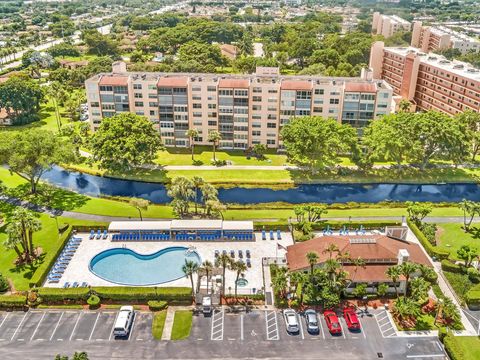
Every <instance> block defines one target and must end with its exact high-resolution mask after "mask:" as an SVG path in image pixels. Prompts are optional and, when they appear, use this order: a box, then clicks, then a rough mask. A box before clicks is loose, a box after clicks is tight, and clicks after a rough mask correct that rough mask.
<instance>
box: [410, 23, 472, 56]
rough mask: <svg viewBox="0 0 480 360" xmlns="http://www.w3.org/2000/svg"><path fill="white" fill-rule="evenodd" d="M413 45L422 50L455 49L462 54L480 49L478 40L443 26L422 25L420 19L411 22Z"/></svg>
mask: <svg viewBox="0 0 480 360" xmlns="http://www.w3.org/2000/svg"><path fill="white" fill-rule="evenodd" d="M411 45H412V46H413V47H416V48H419V49H421V50H422V51H424V52H429V51H439V50H446V49H457V50H459V51H460V52H461V53H462V54H465V53H467V52H469V51H475V52H479V51H480V41H479V40H477V39H474V38H472V37H470V36H467V35H464V34H462V33H460V32H458V31H454V30H451V29H449V28H447V27H445V26H423V25H422V22H421V21H414V22H413V30H412V42H411Z"/></svg>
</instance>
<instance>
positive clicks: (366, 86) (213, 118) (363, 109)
mask: <svg viewBox="0 0 480 360" xmlns="http://www.w3.org/2000/svg"><path fill="white" fill-rule="evenodd" d="M85 86H86V90H87V101H88V104H89V112H90V122H91V128H92V130H94V131H95V130H96V129H97V128H98V127H99V125H100V123H101V121H102V119H103V118H105V117H111V116H113V115H115V114H117V113H120V112H132V113H136V114H138V115H144V116H146V117H147V118H149V119H150V120H151V121H152V122H153V123H155V124H156V126H158V131H159V132H160V134H161V137H162V139H163V142H164V144H165V145H167V146H189V139H188V137H187V136H186V131H187V130H188V129H191V128H195V129H197V130H198V131H199V134H200V135H199V136H198V139H196V144H203V145H208V144H210V143H209V142H208V134H209V132H210V131H212V130H217V131H219V132H220V133H221V135H222V140H221V142H220V146H221V147H224V148H237V149H246V148H248V147H250V146H252V145H255V144H259V143H261V144H265V145H267V146H268V147H271V148H282V141H281V138H280V130H281V128H282V126H283V125H285V124H286V123H288V122H289V121H290V119H291V118H292V117H295V116H305V115H312V116H322V117H325V118H335V119H337V120H338V121H339V122H342V123H347V124H350V125H352V126H354V127H356V128H362V127H364V126H365V125H366V124H367V123H368V122H369V121H371V120H373V119H375V118H377V117H378V116H381V115H384V114H387V113H389V112H390V111H391V108H392V88H391V87H390V86H389V85H388V84H387V83H386V82H385V81H381V80H373V78H371V73H369V72H368V71H365V72H364V73H363V77H360V78H332V77H318V76H281V75H279V73H278V68H258V69H257V72H256V74H253V75H230V74H228V75H222V74H184V73H131V72H126V67H125V65H124V64H123V63H120V64H114V71H113V72H112V73H102V74H98V75H95V76H93V77H92V78H90V79H88V80H87V81H86V83H85Z"/></svg>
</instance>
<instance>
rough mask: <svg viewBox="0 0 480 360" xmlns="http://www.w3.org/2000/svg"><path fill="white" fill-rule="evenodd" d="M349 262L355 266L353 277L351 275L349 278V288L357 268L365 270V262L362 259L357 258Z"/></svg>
mask: <svg viewBox="0 0 480 360" xmlns="http://www.w3.org/2000/svg"><path fill="white" fill-rule="evenodd" d="M351 262H352V264H353V266H355V269H354V270H353V275H352V274H350V275H351V277H350V283H349V284H348V285H349V286H350V284H351V283H353V282H354V281H355V276H356V275H357V271H358V268H359V267H361V268H362V269H365V268H366V267H367V266H366V264H367V263H366V261H365V260H364V259H362V258H361V257H358V258H356V259H351Z"/></svg>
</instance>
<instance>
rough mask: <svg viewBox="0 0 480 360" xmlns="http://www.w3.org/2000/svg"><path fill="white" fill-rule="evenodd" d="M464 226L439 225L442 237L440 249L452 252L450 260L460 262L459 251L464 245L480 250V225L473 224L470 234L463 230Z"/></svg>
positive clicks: (439, 242) (439, 243)
mask: <svg viewBox="0 0 480 360" xmlns="http://www.w3.org/2000/svg"><path fill="white" fill-rule="evenodd" d="M462 226H463V224H439V225H438V227H439V229H440V237H439V239H438V248H440V249H444V250H447V251H450V258H452V259H455V260H460V259H459V258H458V255H457V250H458V249H460V247H461V246H462V245H470V246H472V247H476V248H477V249H480V224H477V225H476V224H475V223H474V224H473V226H472V227H471V229H470V231H469V232H465V231H464V230H463V229H462Z"/></svg>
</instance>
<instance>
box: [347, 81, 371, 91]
mask: <svg viewBox="0 0 480 360" xmlns="http://www.w3.org/2000/svg"><path fill="white" fill-rule="evenodd" d="M345 91H350V92H364V93H375V92H377V86H376V85H375V84H370V83H354V82H347V83H346V84H345Z"/></svg>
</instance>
